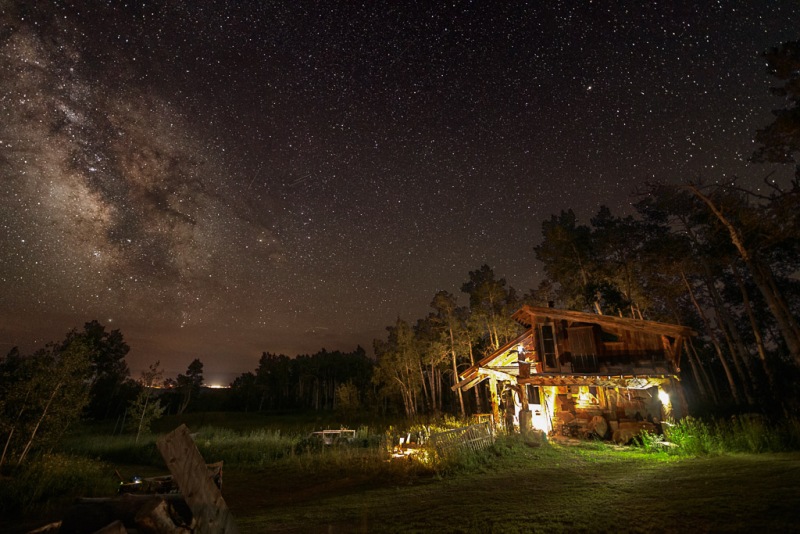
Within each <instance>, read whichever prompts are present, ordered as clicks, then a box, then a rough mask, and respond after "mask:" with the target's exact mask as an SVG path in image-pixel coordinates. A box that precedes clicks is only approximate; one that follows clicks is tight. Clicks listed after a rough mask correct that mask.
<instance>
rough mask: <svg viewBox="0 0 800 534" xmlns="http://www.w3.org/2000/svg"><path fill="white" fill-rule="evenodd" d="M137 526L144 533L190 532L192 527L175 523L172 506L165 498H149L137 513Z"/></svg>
mask: <svg viewBox="0 0 800 534" xmlns="http://www.w3.org/2000/svg"><path fill="white" fill-rule="evenodd" d="M135 522H136V526H137V528H138V529H139V531H140V532H143V533H144V534H188V533H189V532H191V530H190V529H188V528H185V527H181V526H178V525H176V524H175V521H174V520H173V518H172V514H171V513H170V506H169V503H167V502H166V501H165V500H163V499H158V500H149V501H147V502H146V503H145V505H144V506H142V507H141V508H140V509H139V511H138V512H137V513H136V518H135Z"/></svg>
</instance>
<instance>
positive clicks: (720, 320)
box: [703, 263, 755, 406]
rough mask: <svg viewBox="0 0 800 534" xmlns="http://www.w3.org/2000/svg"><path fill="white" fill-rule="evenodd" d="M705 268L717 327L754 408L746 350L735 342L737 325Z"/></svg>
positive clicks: (746, 395) (749, 403) (743, 388)
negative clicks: (744, 354) (746, 368)
mask: <svg viewBox="0 0 800 534" xmlns="http://www.w3.org/2000/svg"><path fill="white" fill-rule="evenodd" d="M703 267H704V268H705V270H706V280H705V283H706V290H707V291H708V294H709V296H710V297H711V302H712V304H713V306H714V314H715V315H716V317H717V325H718V327H719V329H720V331H721V332H722V335H723V336H724V337H725V343H726V344H727V345H728V352H729V353H730V355H731V360H733V365H734V367H735V368H736V374H737V375H738V376H739V380H741V384H742V391H744V395H745V397H747V404H748V405H750V406H753V405H754V404H755V399H754V398H753V393H752V382H753V381H752V378H751V376H750V374H749V373H747V372H745V370H744V368H743V365H744V366H746V364H744V363H743V362H742V359H743V355H742V351H744V352H746V349H744V347H742V346H741V344H737V343H736V342H735V340H734V332H733V331H732V330H735V328H736V327H735V325H734V326H732V325H731V321H730V319H729V318H728V313H727V310H726V309H725V304H724V303H723V302H722V298H721V297H720V296H719V292H718V291H717V288H716V286H715V285H714V280H713V279H711V278H710V275H709V271H710V269H709V268H708V266H707V265H706V264H705V263H703ZM740 339H741V338H740Z"/></svg>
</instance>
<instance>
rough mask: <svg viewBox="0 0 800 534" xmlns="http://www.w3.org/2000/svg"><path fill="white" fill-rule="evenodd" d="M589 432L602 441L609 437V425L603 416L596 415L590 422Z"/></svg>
mask: <svg viewBox="0 0 800 534" xmlns="http://www.w3.org/2000/svg"><path fill="white" fill-rule="evenodd" d="M588 430H589V432H590V433H593V434H595V435H596V436H597V437H599V438H600V439H605V438H606V437H607V436H608V423H607V422H606V420H605V418H604V417H603V416H602V415H595V416H594V417H592V420H591V421H589V426H588Z"/></svg>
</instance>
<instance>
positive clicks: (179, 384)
mask: <svg viewBox="0 0 800 534" xmlns="http://www.w3.org/2000/svg"><path fill="white" fill-rule="evenodd" d="M175 382H176V389H177V391H178V392H179V393H180V402H179V404H178V410H177V413H178V415H180V414H182V413H183V412H185V411H186V409H187V408H188V407H189V404H190V403H191V402H192V400H196V399H197V396H198V395H199V393H200V388H201V387H202V386H203V362H201V361H200V360H199V359H198V358H195V359H194V360H192V362H191V363H190V364H189V367H187V368H186V374H185V375H184V374H179V375H178V378H177V379H176V380H175Z"/></svg>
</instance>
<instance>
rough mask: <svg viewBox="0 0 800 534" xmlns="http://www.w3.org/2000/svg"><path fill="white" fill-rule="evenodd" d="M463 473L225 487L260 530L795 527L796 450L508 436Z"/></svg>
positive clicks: (232, 478)
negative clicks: (506, 446)
mask: <svg viewBox="0 0 800 534" xmlns="http://www.w3.org/2000/svg"><path fill="white" fill-rule="evenodd" d="M513 452H514V454H509V455H502V456H496V454H495V453H490V455H492V454H495V457H494V458H490V460H489V461H487V462H486V464H484V465H483V466H481V467H480V468H478V469H477V470H476V471H474V472H470V473H455V474H452V475H450V476H446V477H444V478H439V477H428V478H419V479H412V480H407V481H404V482H397V481H393V482H389V483H387V482H385V481H381V480H375V479H370V478H368V477H365V476H360V475H358V474H349V473H347V472H346V471H342V472H341V473H340V474H339V476H338V477H332V476H326V477H322V478H317V477H309V476H292V474H291V473H285V472H284V473H282V472H270V471H260V472H255V473H254V472H247V471H233V472H230V473H228V474H227V475H226V476H227V478H226V489H225V496H226V500H227V502H228V503H229V506H230V508H231V510H232V511H233V513H234V515H235V517H236V520H237V524H238V525H239V527H240V529H241V531H242V532H244V533H248V532H251V533H257V532H406V533H407V532H481V533H483V532H532V531H537V532H681V531H684V532H742V531H750V530H752V531H770V532H791V531H795V532H796V531H797V530H798V528H799V527H798V523H797V520H798V515H797V514H798V510H800V453H777V454H775V453H767V454H760V455H755V454H735V455H722V456H711V457H705V458H676V459H671V458H666V457H654V456H653V455H648V454H643V453H639V452H630V451H619V450H612V449H607V448H597V447H592V448H585V447H580V446H578V447H574V446H570V447H563V446H553V447H544V448H539V449H532V448H528V447H525V446H518V447H514V450H513Z"/></svg>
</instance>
